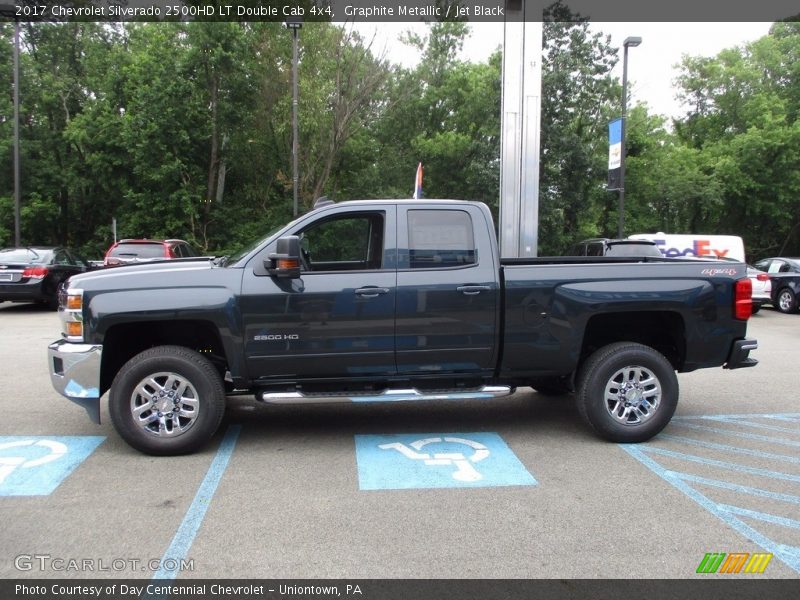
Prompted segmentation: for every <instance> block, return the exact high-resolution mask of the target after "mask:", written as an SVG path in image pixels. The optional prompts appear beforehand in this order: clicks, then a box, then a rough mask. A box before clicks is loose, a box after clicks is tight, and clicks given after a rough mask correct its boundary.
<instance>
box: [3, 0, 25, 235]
mask: <svg viewBox="0 0 800 600" xmlns="http://www.w3.org/2000/svg"><path fill="white" fill-rule="evenodd" d="M0 15H2V16H4V17H14V245H15V246H17V247H19V246H20V245H21V242H20V230H19V206H20V180H19V19H18V18H17V7H16V6H15V5H14V4H0Z"/></svg>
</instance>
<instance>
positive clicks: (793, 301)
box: [777, 288, 797, 313]
mask: <svg viewBox="0 0 800 600" xmlns="http://www.w3.org/2000/svg"><path fill="white" fill-rule="evenodd" d="M777 306H778V310H779V311H781V312H782V313H793V312H795V311H796V310H797V296H795V295H794V292H793V291H792V290H790V289H789V288H783V289H782V290H781V291H780V292H778V302H777Z"/></svg>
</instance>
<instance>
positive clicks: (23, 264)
mask: <svg viewBox="0 0 800 600" xmlns="http://www.w3.org/2000/svg"><path fill="white" fill-rule="evenodd" d="M195 256H197V252H195V251H194V250H193V249H192V247H191V246H190V245H189V243H188V242H186V241H184V240H177V239H169V240H148V239H127V240H120V241H119V242H115V243H114V244H113V245H112V246H111V247H110V248H109V249H108V251H107V252H106V254H105V257H104V258H103V260H102V261H99V260H92V261H89V260H86V259H84V258H83V257H82V256H81V255H80V254H78V253H77V252H76V251H75V250H73V249H71V248H65V247H62V246H28V247H19V248H4V249H3V250H0V302H37V303H42V304H46V305H47V306H49V307H50V308H52V309H56V308H57V307H58V288H59V286H60V285H61V284H62V283H63V282H65V281H66V280H67V279H68V278H69V277H71V276H72V275H76V274H78V273H85V272H87V271H93V270H95V269H100V268H103V267H115V266H119V265H125V264H135V263H140V262H152V261H155V260H170V259H175V258H190V257H195Z"/></svg>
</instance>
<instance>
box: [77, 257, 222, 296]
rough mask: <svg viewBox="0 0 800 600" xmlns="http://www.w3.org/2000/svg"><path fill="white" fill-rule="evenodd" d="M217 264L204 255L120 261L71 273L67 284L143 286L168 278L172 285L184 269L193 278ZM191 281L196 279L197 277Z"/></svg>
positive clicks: (176, 284) (108, 286) (80, 285)
mask: <svg viewBox="0 0 800 600" xmlns="http://www.w3.org/2000/svg"><path fill="white" fill-rule="evenodd" d="M218 268H219V267H216V266H215V265H214V264H213V263H212V262H211V259H210V258H208V257H203V258H200V259H188V260H164V261H158V262H148V263H139V264H129V265H120V266H118V267H108V268H105V269H99V270H97V271H91V272H89V273H81V274H80V275H73V276H72V277H70V279H69V284H68V285H69V286H74V287H79V288H83V289H105V288H113V289H120V288H145V287H151V286H152V285H159V284H163V283H164V282H166V281H171V282H172V284H173V285H171V286H169V287H176V286H177V287H180V281H181V280H183V274H184V273H191V274H192V277H195V278H197V277H203V275H201V273H202V272H203V271H206V272H207V271H212V270H216V269H218ZM194 281H197V279H195V280H194Z"/></svg>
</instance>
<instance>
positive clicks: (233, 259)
mask: <svg viewBox="0 0 800 600" xmlns="http://www.w3.org/2000/svg"><path fill="white" fill-rule="evenodd" d="M303 217H305V215H301V216H300V217H298V218H297V219H295V220H294V221H291V222H290V223H288V224H286V225H279V226H278V227H275V228H274V229H273V230H272V231H270V232H269V233H268V234H267V235H265V236H264V237H260V238H258V239H257V240H255V241H254V242H250V243H249V244H247V245H245V246H244V247H242V249H241V250H238V251H237V252H235V253H234V254H231V255H228V256H223V257H220V258H219V259H217V260H216V261H215V262H216V263H217V264H218V265H219V266H221V267H227V266H228V265H233V264H236V263H237V262H239V261H240V260H242V259H243V258H244V257H245V256H247V255H248V254H250V253H251V252H253V251H254V250H255V249H256V248H258V247H259V246H261V245H263V244H266V243H267V242H268V241H269V240H270V239H271V238H273V237H274V236H275V234H276V233H278V232H279V231H280V230H281V229H283V228H285V227H290V226H291V225H294V224H295V223H297V222H298V221H299V220H300V219H301V218H303Z"/></svg>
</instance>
